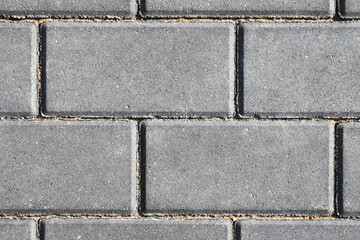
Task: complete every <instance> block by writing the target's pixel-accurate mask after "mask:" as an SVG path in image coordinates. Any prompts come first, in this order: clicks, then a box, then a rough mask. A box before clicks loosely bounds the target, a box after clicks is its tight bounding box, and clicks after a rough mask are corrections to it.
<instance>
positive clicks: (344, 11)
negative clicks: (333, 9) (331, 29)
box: [339, 0, 360, 19]
mask: <svg viewBox="0 0 360 240" xmlns="http://www.w3.org/2000/svg"><path fill="white" fill-rule="evenodd" d="M339 14H340V16H341V17H343V18H347V19H351V18H360V1H359V0H339Z"/></svg>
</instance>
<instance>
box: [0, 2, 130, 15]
mask: <svg viewBox="0 0 360 240" xmlns="http://www.w3.org/2000/svg"><path fill="white" fill-rule="evenodd" d="M136 13H137V4H136V0H91V1H88V0H76V1H72V0H36V1H34V0H12V1H9V0H0V16H2V17H15V18H25V17H26V18H51V17H55V18H60V17H62V18H64V17H65V18H79V17H135V15H136Z"/></svg>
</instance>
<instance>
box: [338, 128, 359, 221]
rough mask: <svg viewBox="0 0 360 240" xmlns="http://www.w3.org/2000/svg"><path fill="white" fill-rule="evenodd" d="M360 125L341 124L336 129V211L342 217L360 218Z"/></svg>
mask: <svg viewBox="0 0 360 240" xmlns="http://www.w3.org/2000/svg"><path fill="white" fill-rule="evenodd" d="M359 146H360V123H359V122H348V123H341V124H340V125H339V127H338V165H339V166H338V169H339V173H338V174H339V177H338V178H339V183H338V184H339V188H338V189H339V193H338V195H339V198H338V209H339V213H340V215H342V216H346V217H359V216H360V201H359V199H360V188H359V179H360V161H359V155H360V149H359Z"/></svg>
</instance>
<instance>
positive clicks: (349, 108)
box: [238, 22, 360, 118]
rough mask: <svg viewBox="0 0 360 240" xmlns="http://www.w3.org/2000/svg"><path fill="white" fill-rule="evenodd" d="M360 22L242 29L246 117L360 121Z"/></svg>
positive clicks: (241, 99) (241, 70)
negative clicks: (358, 119)
mask: <svg viewBox="0 0 360 240" xmlns="http://www.w3.org/2000/svg"><path fill="white" fill-rule="evenodd" d="M359 27H360V23H359V22H343V23H325V22H301V23H294V22H292V23H289V22H271V23H269V22H263V23H259V22H255V23H244V24H241V25H240V27H239V42H238V44H239V48H238V49H239V90H240V95H239V111H240V114H241V115H243V116H254V115H258V116H263V117H343V118H346V117H356V116H360V95H359V94H358V93H359V91H358V89H359V88H360V81H358V78H359V75H360V68H359V67H358V66H359V64H360V59H359V58H358V52H359V51H360V41H359V40H360V32H359V31H358V29H359Z"/></svg>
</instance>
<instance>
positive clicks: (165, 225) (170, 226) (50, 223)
mask: <svg viewBox="0 0 360 240" xmlns="http://www.w3.org/2000/svg"><path fill="white" fill-rule="evenodd" d="M41 232H42V235H43V236H44V238H43V239H44V240H55V239H56V240H68V239H81V240H92V239H107V240H115V239H116V240H122V239H124V240H127V239H131V240H143V239H149V240H151V239H157V240H167V239H176V240H205V239H219V240H220V239H222V240H232V239H233V237H232V222H231V221H230V220H204V219H203V220H200V219H56V218H55V219H46V220H42V221H41Z"/></svg>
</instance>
